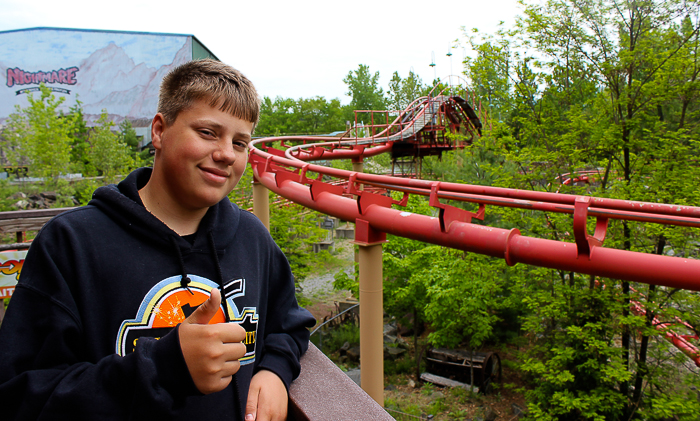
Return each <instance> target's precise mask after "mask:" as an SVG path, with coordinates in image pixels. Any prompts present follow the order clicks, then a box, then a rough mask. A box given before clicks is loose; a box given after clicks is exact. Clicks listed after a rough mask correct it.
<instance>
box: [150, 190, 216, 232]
mask: <svg viewBox="0 0 700 421" xmlns="http://www.w3.org/2000/svg"><path fill="white" fill-rule="evenodd" d="M159 193H163V190H158V191H156V190H155V189H153V188H152V186H151V185H150V183H147V184H146V185H145V186H144V187H143V188H142V189H141V190H139V196H140V197H141V202H143V205H144V206H145V207H146V210H147V211H149V212H150V213H151V214H153V216H155V217H156V218H158V219H159V220H160V221H161V222H162V223H164V224H165V225H167V226H168V228H170V229H171V230H173V231H175V232H176V233H177V234H178V235H180V236H183V235H189V234H194V233H195V232H197V228H199V223H200V222H201V220H202V218H204V215H205V214H206V213H207V210H208V209H207V208H205V209H198V210H196V211H191V210H189V209H186V208H184V207H182V206H181V205H180V204H178V203H177V202H175V201H174V200H171V198H170V197H169V196H168V195H167V194H159Z"/></svg>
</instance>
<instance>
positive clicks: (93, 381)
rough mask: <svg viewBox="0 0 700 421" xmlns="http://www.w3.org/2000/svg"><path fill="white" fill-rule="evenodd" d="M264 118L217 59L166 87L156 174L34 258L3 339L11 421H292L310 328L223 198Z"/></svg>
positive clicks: (258, 235)
mask: <svg viewBox="0 0 700 421" xmlns="http://www.w3.org/2000/svg"><path fill="white" fill-rule="evenodd" d="M258 113H259V103H258V98H257V93H256V91H255V88H254V87H253V85H252V83H251V82H250V81H249V80H248V79H246V78H245V77H244V76H243V75H241V74H240V73H239V72H237V71H236V70H235V69H232V68H231V67H229V66H226V65H224V64H222V63H219V62H217V61H213V60H202V61H193V62H189V63H186V64H184V65H182V66H179V67H177V68H175V69H174V70H173V71H172V72H170V73H169V74H168V75H167V76H166V77H165V78H164V79H163V82H162V84H161V91H160V98H159V104H158V113H157V114H156V116H155V117H154V118H153V126H152V140H153V146H154V148H155V149H156V154H155V158H154V164H153V169H152V170H151V169H149V168H141V169H138V170H136V171H134V172H133V173H131V174H130V175H129V176H128V177H127V178H126V179H125V180H124V181H122V182H121V183H119V185H117V186H115V185H111V186H107V187H101V188H99V189H97V190H96V191H95V193H94V195H93V200H91V201H90V203H89V204H88V205H87V206H85V207H81V208H77V209H74V210H72V211H69V212H66V213H64V214H61V215H59V216H58V217H56V218H54V219H53V220H52V221H50V222H49V223H48V224H46V225H45V226H44V228H43V229H42V230H41V231H40V233H39V235H38V236H37V237H36V239H35V240H34V243H33V244H32V247H31V249H30V250H29V253H28V255H27V258H26V261H25V265H24V268H23V272H22V276H21V280H20V282H19V284H18V286H17V289H16V291H15V293H14V296H13V297H12V300H11V301H12V302H11V304H10V306H9V308H8V312H7V315H6V317H5V320H4V321H3V324H2V328H0V408H2V414H3V418H5V417H6V419H22V420H25V419H26V420H28V419H71V420H78V419H92V420H94V419H99V420H104V419H149V420H154V419H157V420H160V419H177V420H180V419H182V420H185V419H187V420H195V419H196V420H206V419H216V420H222V419H234V420H243V419H244V420H246V421H248V420H256V419H257V420H283V419H285V418H286V410H287V390H288V387H289V384H290V383H291V381H292V380H293V379H294V378H295V377H296V376H297V375H298V374H299V368H300V367H299V358H300V356H301V354H303V352H305V350H306V348H307V346H308V338H309V333H308V330H307V327H310V326H312V325H313V324H314V319H313V318H312V317H311V315H310V314H309V313H308V312H307V311H306V310H304V309H301V308H299V306H298V305H297V302H296V299H295V297H294V282H293V277H292V274H291V271H290V269H289V265H288V263H287V260H286V258H285V257H284V254H283V253H282V252H281V251H280V249H279V248H278V247H277V246H276V244H274V242H273V241H272V239H271V238H270V236H269V234H268V233H267V230H265V228H264V226H263V225H262V224H261V223H260V222H259V221H258V220H257V219H256V218H255V217H254V216H252V215H251V214H249V213H248V212H244V211H241V210H239V209H238V208H237V207H236V205H234V204H231V203H230V202H229V200H228V198H227V195H228V194H229V193H230V192H231V190H232V189H233V188H234V187H235V185H236V183H237V182H238V180H239V179H240V177H241V174H242V173H243V171H244V169H245V165H246V160H247V150H248V143H249V142H250V141H251V135H252V132H253V129H254V126H255V123H256V122H257V120H258ZM228 322H231V323H228Z"/></svg>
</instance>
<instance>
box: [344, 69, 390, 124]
mask: <svg viewBox="0 0 700 421" xmlns="http://www.w3.org/2000/svg"><path fill="white" fill-rule="evenodd" d="M343 82H345V84H346V85H348V92H347V94H348V95H349V96H351V97H352V101H351V102H350V107H351V108H352V109H353V110H385V109H386V102H385V99H384V90H383V89H382V88H380V87H379V72H375V73H374V74H372V73H371V72H370V70H369V66H367V65H365V64H360V65H359V66H358V68H357V69H356V70H353V71H350V72H348V74H347V76H345V79H343ZM365 123H367V122H365Z"/></svg>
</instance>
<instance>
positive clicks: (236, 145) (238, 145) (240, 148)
mask: <svg viewBox="0 0 700 421" xmlns="http://www.w3.org/2000/svg"><path fill="white" fill-rule="evenodd" d="M233 147H234V148H235V149H236V150H237V151H245V150H246V149H248V144H247V143H246V142H243V141H236V140H234V141H233Z"/></svg>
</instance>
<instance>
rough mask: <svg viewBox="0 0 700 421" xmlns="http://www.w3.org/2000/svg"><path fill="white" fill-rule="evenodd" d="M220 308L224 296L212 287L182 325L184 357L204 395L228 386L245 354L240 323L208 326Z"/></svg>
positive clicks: (198, 387)
mask: <svg viewBox="0 0 700 421" xmlns="http://www.w3.org/2000/svg"><path fill="white" fill-rule="evenodd" d="M220 305H221V293H220V292H219V290H218V289H217V288H213V289H212V290H211V296H210V297H209V299H208V300H207V301H205V302H204V303H203V304H202V305H201V306H199V307H198V308H197V309H196V310H195V311H194V312H193V313H192V314H190V317H188V318H187V319H185V321H184V322H182V324H181V325H180V332H179V333H180V348H181V349H182V355H183V356H184V357H185V363H187V369H188V370H189V371H190V375H191V376H192V380H194V384H195V386H197V389H199V391H200V392H202V393H204V394H209V393H213V392H218V391H220V390H222V389H224V388H225V387H226V386H228V384H229V383H230V382H231V377H232V376H233V375H234V374H236V372H237V371H238V369H239V368H240V367H241V365H240V363H239V362H238V360H239V359H240V358H241V357H243V355H245V352H246V347H245V345H244V344H243V343H242V341H243V340H244V339H245V329H243V328H242V327H241V326H239V325H238V324H237V323H219V324H213V325H210V324H207V323H209V321H210V320H211V319H212V317H214V315H216V312H217V311H219V306H220ZM283 387H284V386H283Z"/></svg>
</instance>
